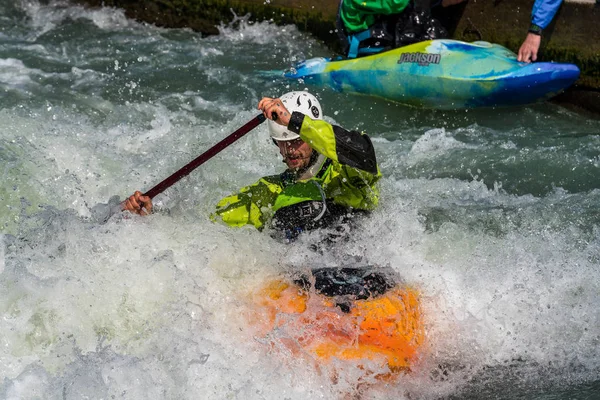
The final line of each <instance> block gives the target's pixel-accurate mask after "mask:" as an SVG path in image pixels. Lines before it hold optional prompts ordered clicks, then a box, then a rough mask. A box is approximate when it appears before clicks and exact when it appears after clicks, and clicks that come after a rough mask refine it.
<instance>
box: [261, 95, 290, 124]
mask: <svg viewBox="0 0 600 400" xmlns="http://www.w3.org/2000/svg"><path fill="white" fill-rule="evenodd" d="M258 109H259V110H262V112H263V114H264V115H265V117H267V118H268V119H270V120H273V121H275V122H277V123H278V124H279V125H283V126H287V125H288V124H289V123H290V118H291V117H292V114H291V113H290V112H289V111H288V109H287V108H285V106H284V105H283V102H282V101H281V99H272V98H270V97H263V98H262V100H261V101H259V102H258ZM273 113H275V114H276V115H277V118H275V119H274V118H273Z"/></svg>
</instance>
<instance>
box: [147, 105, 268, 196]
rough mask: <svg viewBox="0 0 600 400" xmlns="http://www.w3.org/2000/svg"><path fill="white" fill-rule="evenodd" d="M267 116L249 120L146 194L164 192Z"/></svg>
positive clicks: (153, 194) (154, 194)
mask: <svg viewBox="0 0 600 400" xmlns="http://www.w3.org/2000/svg"><path fill="white" fill-rule="evenodd" d="M265 119H266V118H265V116H264V115H263V114H259V115H257V116H256V117H254V118H253V119H252V120H250V121H248V122H247V123H246V124H245V125H244V126H242V127H240V128H239V129H238V130H236V131H235V132H233V133H232V134H231V135H229V136H227V137H226V138H225V139H223V140H221V141H220V142H219V143H217V144H215V145H214V146H213V147H211V148H210V149H208V150H206V151H205V152H204V153H202V154H200V155H199V156H198V157H196V158H195V159H194V160H193V161H191V162H190V163H189V164H187V165H186V166H185V167H183V168H181V169H180V170H179V171H177V172H175V173H174V174H173V175H171V176H169V177H168V178H167V179H165V180H164V181H162V182H161V183H159V184H158V185H156V186H154V187H153V188H152V189H150V190H148V191H147V192H146V193H145V195H146V196H148V197H150V198H153V197H155V196H156V195H158V194H160V193H162V192H164V191H165V190H167V189H168V188H170V187H171V186H173V185H174V184H175V183H177V182H178V181H179V180H180V179H181V178H183V177H185V176H187V175H189V174H190V172H192V171H193V170H195V169H196V168H198V167H199V166H200V165H202V164H204V163H205V162H206V161H208V160H210V159H211V158H213V157H214V156H215V155H217V154H218V153H219V152H220V151H221V150H223V149H224V148H226V147H227V146H229V145H230V144H232V143H233V142H235V141H236V140H238V139H239V138H241V137H242V136H244V135H245V134H246V133H248V132H250V131H251V130H252V129H254V128H256V127H257V126H258V125H260V124H262V123H263V122H264V121H265Z"/></svg>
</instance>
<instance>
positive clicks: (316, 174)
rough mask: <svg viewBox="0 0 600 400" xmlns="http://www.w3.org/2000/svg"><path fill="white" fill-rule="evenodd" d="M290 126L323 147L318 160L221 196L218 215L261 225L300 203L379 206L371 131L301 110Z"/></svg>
mask: <svg viewBox="0 0 600 400" xmlns="http://www.w3.org/2000/svg"><path fill="white" fill-rule="evenodd" d="M288 129H289V130H290V131H292V132H295V133H297V134H298V135H300V138H301V139H302V140H303V141H304V142H306V143H308V144H309V145H310V146H311V147H312V148H313V150H315V151H316V152H317V153H318V154H315V155H316V156H317V157H316V160H315V161H314V162H313V164H312V165H311V166H310V167H309V168H308V169H307V170H305V171H302V172H299V173H295V172H293V171H290V170H286V171H285V172H284V173H282V174H280V175H273V176H267V177H263V178H261V179H259V180H258V182H256V183H254V184H252V185H250V186H246V187H244V188H242V189H241V190H240V192H239V193H237V194H234V195H231V196H228V197H226V198H224V199H222V200H221V201H220V202H219V203H218V204H217V211H216V214H215V215H214V216H213V217H220V218H221V219H222V220H223V222H225V223H226V224H227V225H230V226H244V225H247V224H250V225H253V226H255V227H256V228H258V229H262V228H263V227H264V226H265V224H266V223H267V222H268V221H269V220H270V219H271V217H272V216H273V215H274V214H275V213H277V212H278V211H280V210H281V211H283V210H285V209H286V208H292V207H293V206H298V205H300V204H316V206H317V208H318V207H319V204H323V205H325V204H328V205H329V206H328V207H325V208H329V209H332V208H337V209H340V208H343V209H347V210H365V211H369V210H372V209H373V208H375V207H376V206H377V203H378V200H379V192H378V190H377V188H376V187H375V183H376V182H377V181H378V180H379V178H380V177H381V173H380V172H379V168H378V166H377V161H376V159H375V150H374V148H373V145H372V143H371V140H370V139H369V137H368V136H367V135H364V134H361V133H359V132H356V131H347V130H345V129H343V128H341V127H339V126H335V125H331V124H329V123H327V122H325V121H322V120H313V119H311V118H309V117H307V116H305V115H304V114H302V113H299V112H294V113H293V114H292V117H291V119H290V123H289V124H288ZM313 211H314V208H313ZM317 213H318V209H317Z"/></svg>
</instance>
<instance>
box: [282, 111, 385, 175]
mask: <svg viewBox="0 0 600 400" xmlns="http://www.w3.org/2000/svg"><path fill="white" fill-rule="evenodd" d="M287 128H288V129H289V130H290V131H292V132H295V133H297V134H298V135H300V138H301V139H302V140H303V141H304V142H306V143H308V144H309V145H310V147H312V148H313V149H314V150H316V151H317V152H319V153H321V154H323V155H324V156H325V157H327V158H330V159H332V160H333V161H336V162H339V163H340V164H344V165H348V166H350V167H352V168H357V169H360V170H362V171H366V172H369V173H370V174H373V175H377V174H378V169H377V159H376V158H375V149H374V148H373V144H372V143H371V139H370V138H369V137H368V136H367V135H365V134H361V133H360V132H356V131H348V130H346V129H344V128H342V127H340V126H337V125H331V124H330V123H328V122H325V121H323V120H315V119H311V118H309V117H307V116H306V115H304V114H302V113H299V112H297V111H295V112H294V113H292V116H291V118H290V121H289V123H288V126H287Z"/></svg>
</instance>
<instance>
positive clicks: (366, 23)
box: [340, 0, 409, 33]
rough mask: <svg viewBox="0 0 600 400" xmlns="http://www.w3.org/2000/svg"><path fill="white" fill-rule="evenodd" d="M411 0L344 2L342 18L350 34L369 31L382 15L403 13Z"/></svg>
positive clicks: (345, 0) (341, 11) (349, 0)
mask: <svg viewBox="0 0 600 400" xmlns="http://www.w3.org/2000/svg"><path fill="white" fill-rule="evenodd" d="M408 3H409V0H343V1H342V3H341V6H340V18H341V19H342V21H343V23H344V26H345V28H346V31H347V32H348V33H356V32H360V31H364V30H365V29H369V27H370V26H371V25H373V24H374V23H375V21H376V19H377V17H378V16H380V15H392V14H399V13H401V12H402V11H403V10H404V9H405V8H406V6H408Z"/></svg>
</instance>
